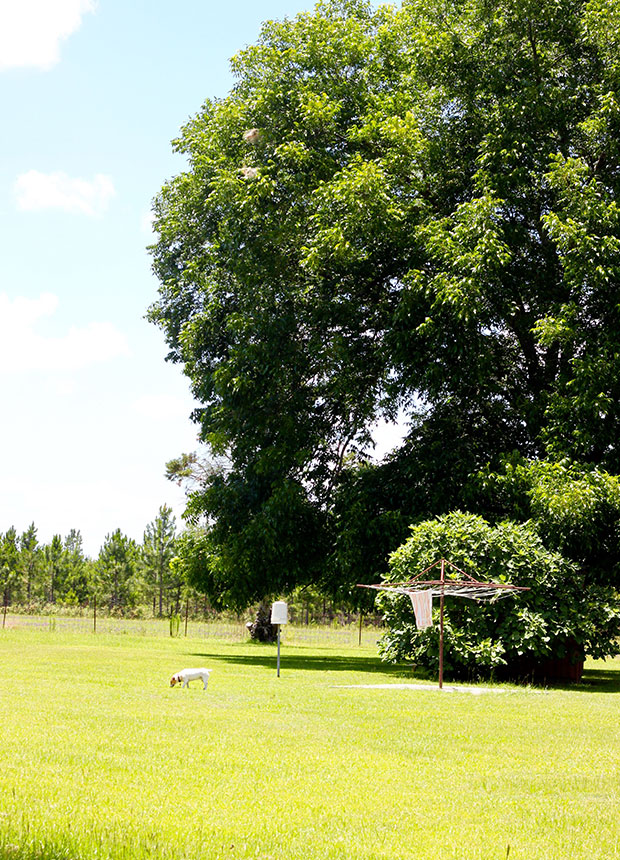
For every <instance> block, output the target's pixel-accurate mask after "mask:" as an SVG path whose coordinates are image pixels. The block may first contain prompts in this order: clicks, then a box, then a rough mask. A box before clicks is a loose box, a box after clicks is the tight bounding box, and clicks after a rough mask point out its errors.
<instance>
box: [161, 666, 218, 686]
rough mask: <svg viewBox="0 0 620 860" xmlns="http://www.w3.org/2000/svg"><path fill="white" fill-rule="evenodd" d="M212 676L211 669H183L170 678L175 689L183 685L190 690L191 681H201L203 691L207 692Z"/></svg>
mask: <svg viewBox="0 0 620 860" xmlns="http://www.w3.org/2000/svg"><path fill="white" fill-rule="evenodd" d="M210 674H211V669H182V670H181V671H180V672H177V673H176V674H175V675H173V676H172V678H170V686H171V687H174V685H175V684H182V685H183V686H184V687H187V688H188V689H189V682H190V681H199V680H200V681H202V685H203V687H202V688H203V690H206V689H207V684H208V683H209V675H210Z"/></svg>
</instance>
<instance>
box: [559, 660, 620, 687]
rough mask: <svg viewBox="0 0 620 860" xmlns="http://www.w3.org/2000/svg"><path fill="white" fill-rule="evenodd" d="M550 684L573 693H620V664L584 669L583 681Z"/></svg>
mask: <svg viewBox="0 0 620 860" xmlns="http://www.w3.org/2000/svg"><path fill="white" fill-rule="evenodd" d="M549 686H550V688H552V689H554V690H567V691H569V692H573V693H620V665H619V664H616V667H615V668H613V669H611V668H610V669H584V670H583V676H582V678H581V681H573V682H572V683H563V684H561V683H556V684H550V685H549Z"/></svg>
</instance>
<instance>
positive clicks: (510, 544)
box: [380, 512, 620, 676]
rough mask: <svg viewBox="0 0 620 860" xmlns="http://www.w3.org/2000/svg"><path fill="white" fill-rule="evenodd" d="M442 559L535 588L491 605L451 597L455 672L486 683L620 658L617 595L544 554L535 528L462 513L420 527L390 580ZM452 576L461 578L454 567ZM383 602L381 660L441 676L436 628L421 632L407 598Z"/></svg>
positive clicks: (394, 558) (395, 556) (449, 654)
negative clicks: (541, 665) (560, 665)
mask: <svg viewBox="0 0 620 860" xmlns="http://www.w3.org/2000/svg"><path fill="white" fill-rule="evenodd" d="M439 558H448V559H449V560H450V561H451V562H452V563H453V564H455V565H456V566H457V567H459V568H460V569H461V570H463V571H465V573H469V575H470V576H473V577H474V578H476V579H479V580H483V581H484V580H486V581H493V582H499V583H505V582H511V583H516V584H518V585H519V586H524V587H526V588H529V589H530V590H529V591H523V592H517V593H515V594H514V595H512V596H510V597H504V598H502V599H501V600H497V601H491V602H487V601H484V602H478V601H473V600H468V599H463V598H456V597H446V599H445V631H444V639H445V654H446V658H445V659H446V670H447V672H449V673H450V674H451V675H453V676H454V675H457V676H458V675H459V674H460V675H463V674H467V675H472V674H475V675H479V676H485V675H486V676H488V675H489V674H490V673H491V672H493V671H494V670H498V669H499V670H502V669H503V668H504V667H506V669H505V670H506V671H508V672H511V671H512V672H513V673H518V672H519V671H520V670H521V669H523V667H528V668H529V669H530V670H531V668H532V665H533V663H536V662H538V661H540V660H541V659H544V658H548V657H552V656H554V657H569V658H570V657H573V656H575V657H576V658H579V657H580V658H581V659H583V656H584V654H586V653H587V654H591V655H592V656H595V657H607V656H613V655H616V654H618V653H620V640H619V638H618V637H619V636H620V612H619V609H620V606H619V601H618V597H617V594H616V593H615V591H614V590H613V589H611V588H609V587H606V586H602V585H595V584H593V583H591V582H590V583H588V577H587V575H586V574H584V572H583V571H582V570H580V569H579V568H578V567H577V565H576V564H574V563H572V562H569V561H567V560H566V559H565V558H564V557H563V556H562V555H560V553H558V552H551V551H549V550H548V549H546V548H545V546H544V544H543V542H542V540H541V539H540V537H539V535H538V534H537V533H536V530H535V527H534V525H533V523H525V524H516V523H513V522H509V521H504V522H500V523H498V525H496V526H491V525H489V523H488V522H486V520H484V519H483V518H482V517H479V516H476V515H473V514H463V513H460V512H455V513H451V514H446V515H444V516H442V517H438V518H437V519H435V520H432V521H427V522H423V523H420V524H418V525H416V526H413V527H412V528H411V534H410V536H409V538H408V539H407V541H406V542H405V543H404V544H403V545H402V546H401V547H399V548H398V549H397V550H396V551H395V552H393V553H392V555H391V557H390V572H389V574H388V576H387V577H386V578H387V580H388V581H391V582H406V581H408V580H411V579H412V578H413V577H414V576H417V575H418V574H419V573H420V572H421V571H423V570H425V569H426V568H427V567H429V566H430V565H431V564H433V563H434V562H435V561H436V560H437V559H439ZM432 578H436V577H432ZM446 578H448V579H451V578H452V579H454V578H462V577H461V576H460V575H459V574H458V573H456V572H455V571H452V570H450V569H449V568H448V569H447V571H446ZM586 586H587V587H586ZM380 604H381V606H382V608H383V611H384V614H385V618H386V622H387V625H388V628H389V630H388V633H387V634H386V636H385V637H384V639H383V641H382V651H383V653H384V655H385V656H386V657H388V658H389V659H393V660H399V661H402V660H410V661H413V662H414V663H416V664H418V665H419V666H422V667H425V668H427V669H432V670H436V669H437V663H438V649H439V630H438V625H437V623H435V625H434V626H433V627H431V628H428V629H427V630H424V631H418V630H417V629H416V625H415V619H414V617H413V613H412V610H411V603H410V601H409V599H408V597H406V596H404V595H397V596H395V595H391V594H389V593H384V594H383V593H382V594H381V597H380ZM435 608H437V601H435ZM437 614H438V613H437V611H436V612H435V621H437Z"/></svg>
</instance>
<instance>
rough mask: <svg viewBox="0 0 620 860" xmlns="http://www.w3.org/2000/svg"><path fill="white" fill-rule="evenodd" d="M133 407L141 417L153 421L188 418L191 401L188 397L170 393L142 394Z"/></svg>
mask: <svg viewBox="0 0 620 860" xmlns="http://www.w3.org/2000/svg"><path fill="white" fill-rule="evenodd" d="M133 409H134V412H136V413H137V414H138V415H140V416H141V417H142V418H148V419H149V420H153V421H162V420H166V419H167V420H177V419H186V420H189V414H190V412H191V410H192V403H191V401H190V400H189V398H185V399H183V398H181V397H175V396H174V395H170V394H144V395H143V396H142V397H139V398H138V399H137V400H136V401H135V402H134V404H133Z"/></svg>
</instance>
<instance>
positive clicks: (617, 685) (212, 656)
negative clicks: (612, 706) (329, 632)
mask: <svg viewBox="0 0 620 860" xmlns="http://www.w3.org/2000/svg"><path fill="white" fill-rule="evenodd" d="M191 656H192V657H196V658H200V659H201V660H209V661H212V662H217V663H230V664H235V665H241V666H257V667H258V666H260V667H263V668H268V669H275V667H276V655H275V653H273V652H271V651H270V652H269V653H265V652H264V651H263V652H261V653H256V654H221V653H215V652H210V651H194V652H191ZM280 666H281V670H282V671H286V670H287V669H290V670H301V671H306V672H364V673H368V674H374V675H377V677H378V679H380V678H389V679H394V680H396V679H398V680H400V681H411V682H414V681H419V680H420V679H421V678H424V679H426V680H428V678H429V676H428V674H427V673H423V672H422V673H420V672H417V673H414V672H413V667H412V666H408V665H403V664H400V665H394V664H391V663H383V662H382V661H381V660H380V658H379V657H369V656H368V655H362V654H360V656H359V657H356V656H355V655H353V656H351V655H347V656H344V657H343V656H338V655H334V654H326V655H325V656H322V655H321V656H317V655H304V654H299V653H297V654H282V655H281V657H280ZM431 680H432V678H431ZM448 680H449V679H448ZM455 683H456V681H455ZM467 683H469V684H475V682H474V681H468V682H467ZM480 683H481V684H482V685H484V684H485V683H488V682H487V681H480ZM516 686H519V684H518V683H517V684H516ZM523 686H524V687H526V686H530V684H529V683H528V682H524V683H523ZM537 686H539V687H545V688H547V689H552V690H566V691H567V692H574V693H620V665H618V667H617V668H613V669H612V668H604V669H585V670H584V673H583V677H582V679H581V680H580V681H571V682H555V683H553V682H551V683H541V684H534V687H537Z"/></svg>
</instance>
